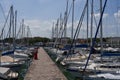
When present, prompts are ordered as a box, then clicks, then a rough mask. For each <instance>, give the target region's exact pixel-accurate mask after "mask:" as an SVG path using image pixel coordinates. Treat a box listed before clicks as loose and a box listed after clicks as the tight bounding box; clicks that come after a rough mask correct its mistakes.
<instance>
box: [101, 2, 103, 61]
mask: <svg viewBox="0 0 120 80" xmlns="http://www.w3.org/2000/svg"><path fill="white" fill-rule="evenodd" d="M101 14H102V0H100V15H101ZM102 29H103V26H102V19H101V24H100V44H101V61H102V54H103V40H102V39H103V30H102Z"/></svg>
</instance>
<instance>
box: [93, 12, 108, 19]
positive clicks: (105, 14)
mask: <svg viewBox="0 0 120 80" xmlns="http://www.w3.org/2000/svg"><path fill="white" fill-rule="evenodd" d="M94 16H95V17H96V18H100V13H95V14H94ZM106 17H108V14H107V13H104V14H103V18H106Z"/></svg>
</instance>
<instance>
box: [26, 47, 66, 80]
mask: <svg viewBox="0 0 120 80" xmlns="http://www.w3.org/2000/svg"><path fill="white" fill-rule="evenodd" d="M24 80H67V78H66V77H65V76H64V75H63V73H62V72H61V71H60V70H59V68H58V67H57V65H56V64H55V63H54V62H53V61H52V60H51V58H50V57H49V55H48V54H47V52H46V51H45V50H44V49H43V48H42V47H41V48H39V49H38V60H33V62H32V64H31V65H30V67H29V69H28V72H27V74H26V76H25V78H24Z"/></svg>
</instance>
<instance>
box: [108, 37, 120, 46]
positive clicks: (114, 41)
mask: <svg viewBox="0 0 120 80" xmlns="http://www.w3.org/2000/svg"><path fill="white" fill-rule="evenodd" d="M107 42H108V44H109V45H110V46H113V47H120V37H111V38H108V39H107Z"/></svg>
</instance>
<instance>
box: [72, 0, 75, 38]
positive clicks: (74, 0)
mask: <svg viewBox="0 0 120 80" xmlns="http://www.w3.org/2000/svg"><path fill="white" fill-rule="evenodd" d="M74 2H75V0H73V7H72V31H71V40H73V27H74Z"/></svg>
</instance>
